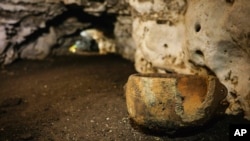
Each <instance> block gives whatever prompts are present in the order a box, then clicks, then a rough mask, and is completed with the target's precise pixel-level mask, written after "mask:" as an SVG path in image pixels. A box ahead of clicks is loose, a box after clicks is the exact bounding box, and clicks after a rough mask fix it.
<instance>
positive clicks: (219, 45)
mask: <svg viewBox="0 0 250 141" xmlns="http://www.w3.org/2000/svg"><path fill="white" fill-rule="evenodd" d="M129 3H130V5H131V7H132V8H133V38H134V41H135V44H136V47H137V50H136V56H135V66H136V69H137V71H139V72H142V73H148V72H160V73H165V72H175V73H182V74H195V75H208V74H212V75H216V76H217V77H218V78H219V80H220V81H221V82H222V83H223V84H224V85H225V86H226V87H227V89H228V95H227V101H228V102H229V106H228V108H227V110H226V113H228V114H238V113H240V112H241V111H242V110H243V111H244V114H245V118H247V119H250V87H249V86H250V73H249V72H250V44H249V43H250V42H249V39H250V36H249V33H250V22H249V19H248V18H247V17H248V15H249V14H250V5H249V1H248V0H220V1H209V0H200V1H197V0H129ZM190 83H191V82H190Z"/></svg>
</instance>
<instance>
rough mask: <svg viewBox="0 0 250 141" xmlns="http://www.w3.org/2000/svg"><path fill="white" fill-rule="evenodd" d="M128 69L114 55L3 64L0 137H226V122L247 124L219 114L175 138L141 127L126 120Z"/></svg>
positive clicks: (85, 140)
mask: <svg viewBox="0 0 250 141" xmlns="http://www.w3.org/2000/svg"><path fill="white" fill-rule="evenodd" d="M132 73H135V70H134V66H133V63H132V62H129V61H127V60H124V59H122V58H121V57H119V56H116V55H107V56H98V55H97V56H95V55H94V56H60V57H51V58H48V59H46V60H43V61H30V60H20V61H17V62H15V63H13V64H12V65H9V66H6V67H5V68H3V69H1V71H0V140H1V141H2V140H3V141H6V140H8V141H17V140H18V141H19V140H21V141H22V140H24V141H31V140H35V141H62V140H63V141H66V140H69V141H74V140H80V141H97V140H103V141H110V140H117V141H126V140H127V141H140V140H142V141H153V140H156V141H170V140H171V141H172V140H175V141H182V140H186V141H195V140H197V141H198V140H199V141H206V140H208V141H209V140H210V141H214V140H228V134H229V124H230V123H236V122H238V123H243V122H244V123H246V122H247V121H245V120H243V119H240V118H239V117H232V116H228V117H222V118H219V119H216V120H212V121H211V122H210V123H209V124H208V125H206V126H204V127H202V128H200V129H194V130H192V129H189V130H183V131H181V132H180V133H179V134H178V135H175V136H167V135H166V134H159V133H154V132H152V131H145V130H141V129H140V128H138V127H136V126H135V125H134V124H133V123H131V122H130V120H129V118H128V113H127V109H126V102H125V97H124V92H123V86H124V84H125V83H126V81H127V79H128V76H129V75H130V74H132ZM190 131H191V132H190Z"/></svg>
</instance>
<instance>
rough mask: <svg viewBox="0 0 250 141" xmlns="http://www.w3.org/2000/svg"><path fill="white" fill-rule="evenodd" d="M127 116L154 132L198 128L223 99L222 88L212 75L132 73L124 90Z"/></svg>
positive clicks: (223, 88) (225, 92) (224, 95)
mask: <svg viewBox="0 0 250 141" xmlns="http://www.w3.org/2000/svg"><path fill="white" fill-rule="evenodd" d="M125 93H126V103H127V109H128V113H129V116H130V118H131V119H132V120H134V121H135V123H137V124H139V125H142V126H145V127H148V128H151V129H152V128H155V129H178V128H180V127H188V126H196V125H202V124H204V123H205V122H206V121H207V120H209V119H210V118H211V117H212V116H213V115H214V114H215V112H216V110H217V109H218V107H219V106H221V105H220V102H221V101H222V100H223V99H224V98H225V97H226V94H227V90H226V88H225V87H224V86H223V85H222V84H221V83H220V82H219V81H218V80H217V78H216V77H214V76H207V77H201V76H195V75H177V74H133V75H131V76H130V77H129V79H128V82H127V84H126V87H125Z"/></svg>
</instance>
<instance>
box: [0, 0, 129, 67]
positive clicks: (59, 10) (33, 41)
mask: <svg viewBox="0 0 250 141" xmlns="http://www.w3.org/2000/svg"><path fill="white" fill-rule="evenodd" d="M0 10H1V12H0V17H1V18H0V63H1V64H5V65H6V64H10V63H12V62H13V61H14V60H15V59H17V58H27V59H44V58H45V57H47V56H48V55H49V54H51V53H53V54H65V53H68V52H67V50H68V47H69V46H70V45H72V44H73V43H74V42H75V41H76V40H77V39H79V38H80V35H79V33H80V32H81V31H82V30H84V29H87V28H97V29H99V30H101V31H102V30H103V31H104V32H105V33H107V34H109V35H111V36H112V37H113V38H116V39H119V38H124V34H121V33H120V32H116V33H117V34H116V33H113V32H114V31H113V30H114V25H117V26H116V27H115V28H116V29H117V30H120V29H121V30H130V29H131V24H132V22H130V26H128V25H124V21H127V19H128V18H127V17H129V18H130V16H129V15H130V10H129V8H128V3H125V0H122V1H117V0H106V1H102V0H100V1H88V0H84V1H83V0H35V1H34V0H2V1H1V2H0ZM119 16H121V17H120V18H119V23H117V24H115V22H116V18H117V17H119ZM123 17H126V18H123ZM128 28H129V29H128ZM130 33H131V32H130ZM112 34H115V35H112ZM125 40H127V39H122V41H125ZM117 41H118V42H117V43H119V42H120V41H121V40H117ZM130 41H131V36H130V40H129V42H130ZM128 45H130V44H128ZM125 46H126V43H125V44H122V43H119V46H118V47H117V48H119V53H120V54H122V55H123V56H124V57H126V58H133V57H131V56H134V55H133V54H134V53H133V52H132V55H131V54H128V53H131V52H128V51H127V50H128V49H125ZM133 47H134V46H133ZM131 60H132V59H131Z"/></svg>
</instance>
